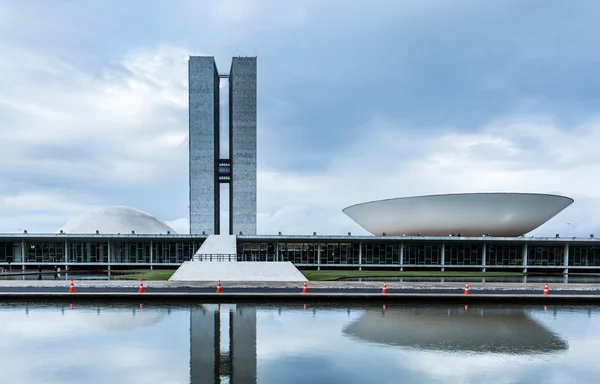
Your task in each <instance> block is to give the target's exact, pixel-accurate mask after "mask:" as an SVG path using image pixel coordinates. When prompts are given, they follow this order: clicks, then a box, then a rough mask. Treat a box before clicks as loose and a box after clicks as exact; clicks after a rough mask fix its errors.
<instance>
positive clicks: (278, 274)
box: [169, 235, 306, 281]
mask: <svg viewBox="0 0 600 384" xmlns="http://www.w3.org/2000/svg"><path fill="white" fill-rule="evenodd" d="M230 256H231V257H230ZM217 280H221V281H304V280H306V278H305V277H304V275H303V274H302V273H301V272H300V271H299V270H298V268H296V267H295V266H294V264H292V263H290V262H289V261H288V262H272V261H244V262H238V261H237V238H236V236H235V235H210V236H208V238H207V239H206V240H205V241H204V243H202V246H201V247H200V249H198V251H197V252H196V253H195V254H194V257H193V259H192V261H186V262H184V263H183V264H181V266H180V267H179V268H178V269H177V271H175V273H174V274H173V276H171V278H170V279H169V281H217Z"/></svg>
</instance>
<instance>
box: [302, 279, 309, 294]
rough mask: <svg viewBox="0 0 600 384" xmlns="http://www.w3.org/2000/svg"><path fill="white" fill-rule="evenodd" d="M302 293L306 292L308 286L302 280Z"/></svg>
mask: <svg viewBox="0 0 600 384" xmlns="http://www.w3.org/2000/svg"><path fill="white" fill-rule="evenodd" d="M302 293H308V287H307V286H306V281H305V282H304V288H302Z"/></svg>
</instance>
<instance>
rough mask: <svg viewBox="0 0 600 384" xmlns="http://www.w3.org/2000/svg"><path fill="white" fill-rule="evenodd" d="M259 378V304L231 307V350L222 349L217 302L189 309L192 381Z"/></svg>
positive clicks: (252, 379) (198, 382) (217, 381)
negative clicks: (215, 304)
mask: <svg viewBox="0 0 600 384" xmlns="http://www.w3.org/2000/svg"><path fill="white" fill-rule="evenodd" d="M223 376H227V377H229V382H230V383H233V384H235V383H255V382H256V308H253V307H246V306H240V305H237V306H235V309H232V310H230V311H229V351H227V352H225V353H223V352H222V351H221V312H220V310H218V309H217V308H216V306H215V308H211V306H208V305H203V306H192V307H191V309H190V383H191V384H200V383H202V384H204V383H207V384H208V383H220V382H221V377H223Z"/></svg>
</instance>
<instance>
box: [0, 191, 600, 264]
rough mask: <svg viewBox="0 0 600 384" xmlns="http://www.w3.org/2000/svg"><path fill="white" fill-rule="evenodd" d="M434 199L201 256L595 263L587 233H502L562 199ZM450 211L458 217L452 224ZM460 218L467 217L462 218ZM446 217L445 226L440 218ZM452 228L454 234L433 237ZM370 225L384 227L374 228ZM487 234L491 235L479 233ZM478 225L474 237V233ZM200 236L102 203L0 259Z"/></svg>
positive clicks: (48, 260)
mask: <svg viewBox="0 0 600 384" xmlns="http://www.w3.org/2000/svg"><path fill="white" fill-rule="evenodd" d="M437 199H440V198H438V197H436V196H433V197H424V198H418V199H413V200H417V201H416V202H415V201H411V199H396V200H386V201H382V202H374V203H366V204H364V205H358V206H355V207H357V208H356V210H355V211H354V212H350V214H351V215H354V218H355V219H356V220H357V222H358V223H359V224H361V225H362V226H363V227H365V228H370V226H371V225H379V224H378V222H377V221H376V220H373V219H372V217H379V218H380V219H381V220H382V221H384V222H385V220H388V223H387V224H386V225H385V226H383V227H378V228H376V229H371V233H373V235H369V236H353V235H351V234H350V233H348V234H347V235H337V236H324V235H317V234H316V233H313V234H312V235H294V236H289V235H283V234H281V233H279V234H277V235H249V234H246V235H243V234H242V235H238V236H236V237H235V239H236V245H235V247H236V248H237V252H236V254H231V255H208V257H209V259H212V256H214V260H223V259H227V260H230V259H235V260H237V261H241V262H244V261H245V262H250V261H290V262H292V263H293V264H294V265H296V267H300V268H314V269H324V268H330V269H333V268H335V269H340V268H354V269H394V270H416V269H428V270H442V271H444V270H473V271H475V270H477V271H492V270H497V271H499V270H512V271H521V270H522V271H525V272H526V271H532V270H540V271H542V270H544V271H547V272H548V271H551V272H559V271H562V272H564V273H568V272H592V271H593V272H597V271H598V270H600V240H599V239H596V238H595V237H594V235H590V236H589V237H587V238H575V237H568V238H565V237H561V236H560V235H559V234H556V236H554V237H527V236H523V235H520V236H512V235H511V234H512V231H513V229H512V228H514V227H518V226H519V225H521V227H520V228H521V229H524V230H530V229H531V228H535V227H537V226H539V225H540V224H541V223H543V222H544V221H545V220H547V218H548V217H551V216H552V215H553V214H555V213H556V212H559V211H560V210H562V209H563V208H564V207H565V206H567V205H569V204H570V203H571V202H572V200H571V199H568V198H563V197H560V196H552V195H531V194H472V195H446V196H443V198H441V199H440V200H441V202H436V201H435V200H437ZM453 201H454V202H453ZM477 202H479V204H480V208H479V209H477V210H476V212H479V213H476V214H474V213H473V210H469V209H467V208H468V207H471V208H472V207H475V206H476V205H477ZM415 206H420V209H419V210H418V211H417V212H416V213H415V212H410V210H414V207H415ZM432 207H433V208H435V209H432ZM531 207H534V208H535V209H532V208H531ZM353 209H354V208H351V209H349V210H350V211H352V210H353ZM526 210H529V214H528V215H527V216H525V217H523V218H520V219H519V220H516V219H515V218H518V217H519V212H522V211H526ZM373 212H374V213H373ZM386 212H387V213H386ZM390 212H392V213H393V214H390ZM481 212H483V213H484V214H481ZM426 214H428V215H430V217H429V219H428V222H430V223H432V224H431V225H430V226H426V225H425V224H426V223H425V222H423V223H422V224H419V225H421V227H419V225H418V220H422V219H421V218H420V217H421V216H423V215H426ZM477 215H479V217H478V216H477ZM454 216H460V217H461V218H462V222H461V221H460V220H456V219H454ZM465 216H470V218H468V219H465ZM398 217H400V218H402V217H404V218H406V217H410V220H409V221H411V222H413V224H412V226H406V227H405V228H403V227H402V226H401V225H398V224H397V223H396V222H397V221H398V219H397V218H398ZM503 217H504V219H503ZM394 218H396V219H395V220H396V221H394ZM490 218H493V219H490ZM477 220H479V221H477ZM403 221H406V219H404V220H403ZM453 222H454V225H450V224H448V223H453ZM474 223H475V224H476V225H475V224H474ZM506 223H509V224H510V225H507V224H506ZM523 223H526V225H528V227H526V226H524V224H523ZM452 229H458V230H459V231H462V232H463V233H462V234H461V233H450V234H447V235H441V234H443V233H444V234H445V233H446V232H448V231H450V230H452ZM378 231H383V232H384V233H382V234H381V235H379V234H377V232H378ZM386 231H387V234H385V232H386ZM418 231H423V232H424V233H419V232H418ZM427 231H429V232H427ZM488 231H489V232H491V233H492V234H496V235H491V234H489V233H486V232H488ZM199 232H200V231H199ZM403 232H408V233H406V234H405V233H403ZM413 232H417V233H416V234H415V233H413ZM481 232H483V234H479V233H481ZM209 233H210V232H209V231H202V232H200V233H194V234H178V233H176V232H175V231H174V230H173V229H172V228H171V227H169V226H168V225H167V224H165V223H163V222H162V221H160V220H159V219H157V218H156V217H154V216H152V215H150V214H148V213H146V212H142V211H139V210H136V209H132V208H128V207H107V208H101V209H97V210H94V211H91V212H88V213H86V214H83V215H81V216H79V217H76V218H74V219H72V220H70V221H69V222H68V223H66V224H65V225H64V226H63V227H62V228H61V229H59V230H58V231H57V232H56V233H44V234H35V233H27V232H26V231H24V233H6V234H0V266H4V267H6V266H8V265H10V266H11V267H12V268H13V269H14V268H15V267H17V266H20V267H21V268H22V269H24V270H25V269H28V268H37V266H39V265H41V266H43V267H44V266H55V265H56V266H58V267H61V268H64V267H67V268H68V269H73V268H79V267H84V268H88V269H89V268H108V269H109V270H110V268H111V267H113V266H114V267H117V268H127V267H135V266H148V267H161V266H162V267H171V268H172V267H175V266H179V265H180V264H182V263H183V262H185V261H189V260H193V259H194V254H195V253H196V252H197V251H198V249H199V248H200V246H201V245H202V244H203V243H204V241H206V239H207V238H208V236H209ZM400 233H402V234H400ZM465 233H467V234H468V235H465ZM390 234H393V235H390ZM475 234H477V235H475ZM224 256H227V257H224ZM203 257H207V256H206V255H203ZM46 268H47V267H46Z"/></svg>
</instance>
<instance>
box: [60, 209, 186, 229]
mask: <svg viewBox="0 0 600 384" xmlns="http://www.w3.org/2000/svg"><path fill="white" fill-rule="evenodd" d="M60 230H62V231H63V232H65V233H84V234H87V233H96V231H99V232H100V233H108V234H116V233H122V234H127V233H131V231H135V233H136V234H166V233H167V231H170V232H171V233H177V232H175V231H174V230H173V228H171V227H169V226H168V225H167V224H165V223H163V222H162V221H160V220H159V219H157V218H156V217H154V216H152V215H150V214H149V213H146V212H142V211H140V210H137V209H134V208H129V207H105V208H100V209H95V210H93V211H90V212H87V213H84V214H83V215H81V216H78V217H75V218H74V219H71V220H69V221H68V222H67V223H66V224H65V225H64V226H63V227H62V228H60ZM60 230H59V231H60Z"/></svg>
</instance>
